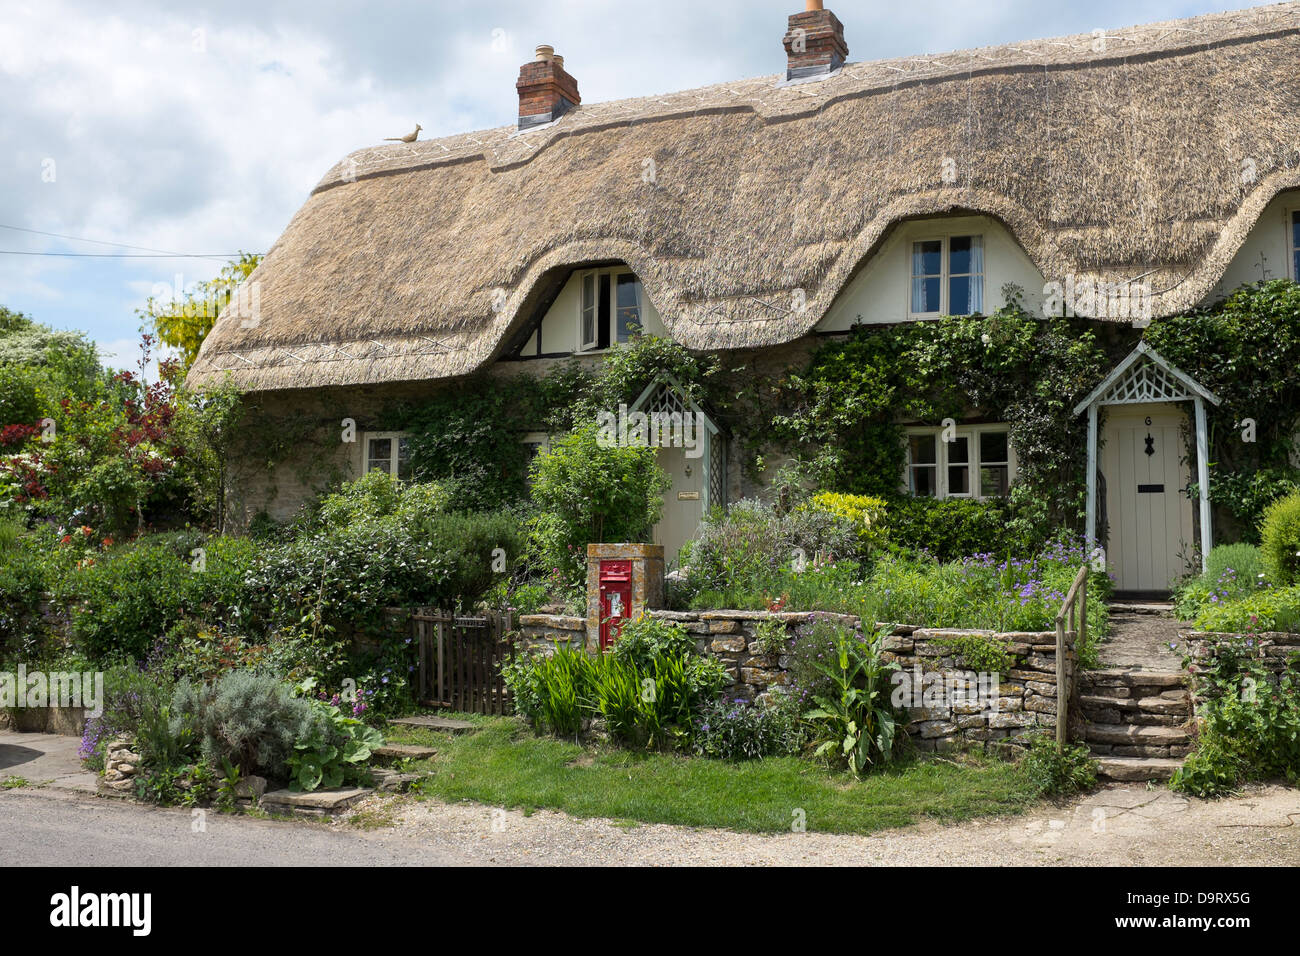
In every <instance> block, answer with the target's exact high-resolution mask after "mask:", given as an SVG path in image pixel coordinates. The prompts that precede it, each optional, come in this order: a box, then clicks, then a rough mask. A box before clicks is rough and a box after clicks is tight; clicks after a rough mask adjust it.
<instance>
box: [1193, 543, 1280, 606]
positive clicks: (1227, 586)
mask: <svg viewBox="0 0 1300 956" xmlns="http://www.w3.org/2000/svg"><path fill="white" fill-rule="evenodd" d="M1205 564H1206V570H1205V572H1204V573H1203V574H1200V575H1197V576H1196V577H1194V578H1192V579H1191V580H1189V581H1185V582H1183V583H1182V584H1180V585H1179V586H1178V587H1177V588H1176V589H1175V591H1174V606H1175V610H1176V611H1177V613H1178V616H1179V617H1180V618H1181V619H1182V620H1185V621H1186V620H1193V619H1194V618H1196V617H1197V616H1198V615H1200V614H1201V613H1202V612H1204V611H1205V610H1207V609H1208V608H1210V607H1212V606H1214V605H1220V604H1222V603H1223V602H1232V601H1236V600H1239V599H1241V598H1243V597H1247V596H1249V595H1251V594H1255V593H1257V592H1259V591H1260V590H1261V589H1263V588H1264V587H1266V586H1267V582H1266V580H1265V578H1266V575H1265V572H1264V563H1263V560H1262V558H1261V556H1260V553H1259V549H1258V548H1257V547H1255V546H1254V545H1251V544H1244V543H1243V544H1221V545H1218V546H1217V547H1215V548H1213V549H1212V550H1211V551H1210V554H1209V556H1208V557H1207V558H1206V562H1205Z"/></svg>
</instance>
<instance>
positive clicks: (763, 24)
mask: <svg viewBox="0 0 1300 956" xmlns="http://www.w3.org/2000/svg"><path fill="white" fill-rule="evenodd" d="M1249 5H1250V4H1249V3H1247V2H1245V0H1236V2H1228V3H1217V2H1212V0H1127V2H1117V0H1089V2H1086V3H1085V2H1077V0H1068V2H1056V3H1044V2H1043V0H984V2H981V3H973V2H971V0H928V2H926V3H914V4H902V5H900V4H897V3H878V2H855V3H850V2H848V0H829V2H827V4H826V6H827V7H828V8H830V9H832V10H834V11H835V14H836V15H837V16H838V17H839V18H840V20H841V21H842V22H843V23H844V26H845V36H846V39H847V42H848V45H849V59H850V60H851V61H855V62H856V61H861V60H874V59H881V58H886V57H893V56H904V55H909V54H919V53H942V52H945V51H949V50H956V49H964V48H969V47H978V46H988V45H993V44H999V43H1009V42H1014V41H1018V40H1027V39H1035V38H1040V37H1051V36H1060V35H1066V34H1075V33H1088V32H1091V31H1092V30H1094V29H1099V28H1116V27H1124V26H1131V25H1134V24H1140V23H1148V22H1152V21H1158V20H1166V19H1173V18H1177V17H1185V16H1194V15H1196V14H1201V13H1209V12H1212V11H1219V10H1231V9H1237V8H1241V7H1244V6H1249ZM802 9H803V0H713V2H701V0H655V2H653V3H649V2H638V3H627V2H597V0H530V2H506V0H478V2H473V3H448V2H438V0H432V2H430V0H425V2H406V3H398V2H392V0H368V2H366V3H357V2H355V0H349V2H345V3H334V2H330V0H316V2H312V3H292V2H285V0H256V2H253V0H233V2H228V3H196V4H187V3H185V2H184V0H112V2H111V3H105V2H103V0H37V2H18V0H0V184H2V185H0V305H4V306H7V307H8V308H11V309H15V310H18V311H21V312H25V313H27V314H28V315H30V316H31V317H33V318H34V319H36V320H37V321H40V322H43V323H45V324H47V325H51V326H53V327H55V328H59V329H80V330H83V331H85V332H86V333H87V334H88V335H89V336H90V337H91V338H93V339H94V340H95V341H96V342H97V343H98V344H99V346H100V350H101V355H102V356H103V357H104V359H105V361H106V362H108V363H109V364H112V365H115V366H116V367H119V368H129V367H134V365H135V363H136V361H137V360H138V358H139V345H138V343H139V327H140V319H139V317H138V315H137V314H136V310H137V309H139V308H141V307H143V306H144V304H145V301H146V300H147V299H148V298H149V296H150V295H151V294H152V295H154V296H156V297H158V298H164V299H165V298H168V297H171V296H172V295H174V294H175V293H176V290H182V291H183V290H186V289H190V288H192V287H193V285H194V283H196V282H198V281H202V280H205V279H208V278H211V277H212V276H213V275H215V274H216V273H217V271H218V270H219V269H220V268H221V266H222V264H223V262H224V261H225V260H226V259H227V258H230V257H233V256H234V254H236V253H237V252H240V251H246V252H265V251H266V250H267V249H268V248H269V247H270V246H271V244H272V243H273V242H274V241H275V239H276V237H277V236H279V234H280V233H281V232H282V231H283V229H284V228H285V226H286V225H287V224H288V222H289V219H290V218H291V217H292V215H293V214H294V212H295V211H296V210H297V209H298V207H299V206H300V205H301V204H302V203H303V202H304V201H305V199H306V198H307V195H308V193H309V192H310V190H311V189H312V187H313V186H315V184H316V183H317V182H318V181H319V180H320V178H321V177H322V176H323V175H324V174H325V172H326V171H327V170H328V169H329V168H330V167H331V166H333V165H334V164H335V163H336V162H337V161H338V160H339V159H341V158H342V157H343V156H345V155H346V154H347V153H349V152H351V151H352V150H354V149H358V148H361V147H364V146H370V145H374V144H376V143H378V142H381V141H382V140H383V138H384V137H386V136H400V135H403V134H405V133H408V132H410V131H411V130H412V129H413V128H414V125H415V124H416V123H417V122H418V123H420V124H421V125H422V126H423V127H424V129H423V132H422V133H421V138H431V137H437V136H443V135H449V134H452V133H459V132H465V131H468V130H476V129H488V128H492V127H497V126H503V125H507V124H509V123H512V122H514V120H515V117H516V111H517V94H516V92H515V87H514V83H515V80H516V78H517V77H518V71H519V66H520V65H521V64H522V63H524V62H526V61H527V60H530V59H531V58H532V53H533V49H534V47H536V46H537V45H538V44H539V43H549V44H551V45H552V46H554V47H555V49H556V52H557V53H560V54H562V55H563V56H564V57H565V67H566V69H567V70H568V71H569V72H570V73H572V74H573V75H574V76H575V77H576V78H577V80H578V86H579V90H580V92H581V94H582V97H583V101H584V102H587V103H591V102H601V101H605V100H613V99H620V98H622V97H628V96H645V95H649V94H654V93H665V92H670V91H673V90H681V89H688V88H691V87H695V86H703V85H706V84H709V83H718V82H723V81H727V80H734V79H740V78H743V77H750V76H760V75H765V74H771V73H776V72H778V71H781V70H783V69H784V65H785V54H784V51H783V50H782V47H781V38H782V36H783V34H784V32H785V23H786V17H787V16H788V15H789V14H791V13H796V12H799V11H800V10H802ZM24 230H25V231H24ZM40 233H55V234H58V235H60V236H70V237H75V239H67V238H56V237H54V236H50V235H41V234H40ZM79 240H93V242H92V241H79ZM112 244H120V245H112ZM128 247H136V248H128ZM37 252H39V253H70V252H74V253H80V254H82V255H79V256H77V257H70V256H56V255H39V256H37V255H16V254H14V253H37ZM158 252H168V253H186V254H200V255H203V256H207V257H208V258H157V257H148V258H145V257H143V256H146V255H152V254H153V253H158ZM88 253H89V254H98V255H94V256H90V255H85V254H88ZM104 254H109V255H110V256H111V257H105V256H104ZM125 256H131V258H126V257H125Z"/></svg>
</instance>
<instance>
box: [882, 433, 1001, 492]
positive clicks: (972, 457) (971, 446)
mask: <svg viewBox="0 0 1300 956" xmlns="http://www.w3.org/2000/svg"><path fill="white" fill-rule="evenodd" d="M943 431H944V429H943V428H942V427H936V426H928V425H927V426H916V427H911V428H906V429H904V432H905V435H904V437H905V439H906V446H905V447H906V464H905V465H904V467H903V493H904V494H906V495H909V496H912V481H911V478H912V468H913V464H914V463H913V461H912V441H911V439H912V436H913V435H933V436H934V451H935V454H934V458H935V460H934V464H933V465H930V464H929V463H924V464H920V465H918V467H927V468H929V467H933V468H934V469H935V480H934V499H935V500H936V501H941V500H944V499H946V498H972V499H974V500H976V501H990V500H993V499H995V498H998V497H1001V496H999V495H985V494H983V493H982V482H981V480H980V479H981V475H980V469H981V468H983V466H984V465H985V462H984V461H983V460H982V459H981V458H980V435H982V434H986V433H997V434H1004V435H1006V436H1007V460H1006V462H1000V461H998V462H990V463H989V464H991V465H1002V464H1005V465H1006V468H1007V487H1008V489H1010V486H1011V485H1012V484H1013V483H1014V482H1015V480H1016V472H1017V470H1018V467H1017V461H1016V450H1015V448H1013V447H1012V445H1011V428H1010V426H1009V425H1006V424H1002V423H998V422H990V423H988V424H986V425H958V426H957V428H956V430H955V431H954V433H953V437H954V438H965V439H966V447H967V449H968V452H967V460H966V461H964V462H951V463H950V462H949V461H948V449H949V448H951V447H952V446H953V445H955V444H956V442H955V441H954V442H946V441H944V440H943ZM950 464H951V466H953V467H958V466H962V465H964V466H965V467H967V468H968V469H969V470H970V478H969V486H970V491H968V492H950V491H949V490H948V468H949V466H950ZM913 497H918V498H919V497H922V496H921V495H915V496H913Z"/></svg>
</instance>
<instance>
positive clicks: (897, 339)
mask: <svg viewBox="0 0 1300 956" xmlns="http://www.w3.org/2000/svg"><path fill="white" fill-rule="evenodd" d="M1009 291H1011V292H1012V294H1011V296H1010V297H1009V300H1008V301H1009V305H1008V306H1007V307H1006V308H1003V309H1001V310H999V311H998V312H997V313H995V314H993V315H991V316H976V317H968V318H945V319H941V320H938V321H935V322H916V323H907V324H903V325H890V326H857V327H855V329H854V331H853V332H852V333H851V334H850V335H849V336H848V337H847V338H844V339H840V340H836V341H833V342H829V343H827V344H826V345H824V346H823V347H822V348H820V349H819V350H818V351H817V352H816V353H815V354H814V355H813V358H812V361H811V363H810V365H809V367H808V368H807V369H806V370H805V371H803V372H802V373H800V374H797V375H795V376H792V379H791V388H792V392H793V402H792V408H793V410H792V411H791V412H790V413H789V414H786V415H782V416H779V417H778V418H777V421H776V424H777V426H778V428H779V430H780V432H781V433H782V434H783V436H784V437H785V439H786V441H787V442H788V444H789V445H790V446H791V447H794V448H802V447H807V448H811V449H812V452H811V454H809V455H808V456H807V459H806V465H807V470H808V471H809V473H810V474H811V476H812V477H813V478H814V479H815V480H816V481H817V482H818V484H819V485H820V486H821V487H823V488H827V489H831V490H835V491H844V492H851V493H855V494H871V495H878V496H881V497H886V498H895V497H897V496H898V494H899V480H900V476H901V474H902V471H903V466H904V463H905V448H904V444H903V434H904V432H903V428H904V425H903V423H905V422H909V421H910V422H922V423H926V424H931V425H938V424H940V423H941V422H942V420H943V419H945V418H953V419H955V420H957V421H961V420H962V419H963V418H966V417H967V416H968V415H970V414H974V415H977V416H980V417H983V418H985V419H988V420H993V421H1003V422H1007V423H1008V424H1009V426H1010V432H1011V441H1012V444H1013V445H1014V446H1015V447H1016V449H1017V455H1018V460H1019V463H1020V471H1019V475H1018V480H1017V483H1016V485H1015V486H1014V487H1013V490H1012V501H1011V504H1012V515H1013V517H1012V519H1011V521H1012V525H1013V528H1014V530H1015V532H1016V533H1017V534H1018V535H1019V536H1020V537H1021V538H1023V539H1025V540H1029V539H1041V538H1042V537H1045V536H1046V535H1047V534H1048V533H1050V531H1051V530H1052V528H1053V527H1055V526H1060V525H1062V524H1064V525H1078V524H1079V522H1080V518H1081V514H1082V510H1083V493H1084V477H1085V476H1084V461H1085V460H1086V455H1085V454H1084V450H1085V441H1086V436H1087V432H1086V423H1084V422H1082V421H1080V420H1079V419H1077V418H1076V417H1075V416H1074V414H1073V409H1074V405H1075V403H1076V402H1078V400H1079V399H1080V398H1082V397H1083V396H1084V395H1086V394H1087V392H1088V391H1089V389H1091V388H1092V387H1093V386H1095V385H1096V383H1097V382H1098V381H1099V380H1100V378H1101V377H1102V375H1103V374H1104V372H1105V370H1106V368H1107V367H1108V356H1107V350H1106V349H1105V348H1104V347H1103V345H1102V343H1101V342H1100V341H1099V340H1098V337H1097V335H1096V333H1095V331H1094V329H1093V328H1092V327H1091V326H1090V325H1089V324H1088V323H1087V322H1085V321H1082V320H1073V319H1051V320H1047V321H1044V320H1041V319H1038V318H1035V317H1034V316H1032V315H1030V314H1028V313H1026V312H1025V311H1024V310H1023V308H1022V307H1021V305H1020V301H1019V296H1018V295H1016V294H1015V290H1009Z"/></svg>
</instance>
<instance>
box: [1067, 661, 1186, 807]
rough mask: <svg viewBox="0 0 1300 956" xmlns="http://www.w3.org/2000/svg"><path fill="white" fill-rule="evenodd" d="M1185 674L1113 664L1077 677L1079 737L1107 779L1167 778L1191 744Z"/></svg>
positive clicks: (1137, 780)
mask: <svg viewBox="0 0 1300 956" xmlns="http://www.w3.org/2000/svg"><path fill="white" fill-rule="evenodd" d="M1187 683H1188V676H1187V673H1186V672H1185V671H1181V670H1156V669H1151V668H1147V667H1142V666H1136V667H1134V666H1128V667H1124V666H1118V667H1116V666H1111V667H1105V668H1102V669H1100V670H1094V671H1086V672H1084V673H1083V674H1082V675H1080V681H1079V691H1080V696H1079V711H1080V713H1081V714H1082V716H1083V718H1084V721H1085V723H1084V728H1083V739H1084V740H1085V741H1086V742H1087V744H1088V747H1089V749H1090V750H1091V751H1092V753H1093V756H1094V757H1095V758H1097V760H1098V763H1099V765H1100V775H1101V776H1102V777H1103V778H1106V779H1110V780H1118V781H1125V782H1139V781H1144V780H1157V781H1163V780H1168V779H1169V778H1170V777H1171V776H1172V775H1173V773H1174V771H1175V770H1177V769H1178V767H1180V766H1182V761H1183V757H1185V756H1186V755H1187V753H1188V751H1189V750H1190V749H1191V746H1192V737H1191V733H1190V732H1189V730H1188V726H1189V725H1190V723H1191V720H1192V704H1191V698H1190V696H1189V694H1188V690H1187Z"/></svg>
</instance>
